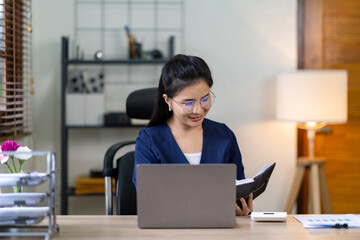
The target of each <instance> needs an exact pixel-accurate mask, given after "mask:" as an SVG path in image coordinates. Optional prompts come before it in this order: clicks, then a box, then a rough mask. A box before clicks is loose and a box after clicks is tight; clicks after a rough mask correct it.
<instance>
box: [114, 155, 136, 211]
mask: <svg viewBox="0 0 360 240" xmlns="http://www.w3.org/2000/svg"><path fill="white" fill-rule="evenodd" d="M134 162H135V161H134V151H131V152H128V153H126V154H125V155H124V156H122V157H121V158H119V159H118V160H117V163H116V165H117V184H116V199H117V201H116V214H117V215H136V214H137V208H136V189H135V186H134V184H133V182H132V176H133V170H134Z"/></svg>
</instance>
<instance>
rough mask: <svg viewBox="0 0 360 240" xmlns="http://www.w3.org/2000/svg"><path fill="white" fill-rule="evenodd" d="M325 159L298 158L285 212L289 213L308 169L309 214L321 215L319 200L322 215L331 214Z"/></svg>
mask: <svg viewBox="0 0 360 240" xmlns="http://www.w3.org/2000/svg"><path fill="white" fill-rule="evenodd" d="M324 164H325V158H321V157H316V158H315V157H311V158H309V157H299V158H298V161H297V168H296V174H295V179H294V182H293V184H292V187H291V190H290V194H289V197H288V200H287V203H286V207H285V211H286V212H287V213H291V211H292V208H293V206H294V204H295V201H296V199H297V197H298V195H299V191H300V187H301V183H302V182H303V179H304V173H305V170H306V169H310V198H309V202H310V211H309V213H313V214H321V204H320V202H321V200H322V203H323V209H324V213H328V214H329V213H332V207H331V201H330V195H329V191H328V187H327V182H326V176H325V171H324Z"/></svg>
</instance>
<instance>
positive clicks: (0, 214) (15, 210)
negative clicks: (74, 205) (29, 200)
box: [0, 207, 49, 221]
mask: <svg viewBox="0 0 360 240" xmlns="http://www.w3.org/2000/svg"><path fill="white" fill-rule="evenodd" d="M48 212H49V207H3V208H0V221H9V220H17V219H19V218H23V219H27V218H28V219H31V218H33V219H34V218H39V217H45V216H47V215H48Z"/></svg>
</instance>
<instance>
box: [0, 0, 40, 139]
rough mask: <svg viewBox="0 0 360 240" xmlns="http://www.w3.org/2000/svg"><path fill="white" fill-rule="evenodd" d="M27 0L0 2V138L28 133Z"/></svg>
mask: <svg viewBox="0 0 360 240" xmlns="http://www.w3.org/2000/svg"><path fill="white" fill-rule="evenodd" d="M31 33H32V27H31V1H30V0H0V97H1V99H0V139H1V140H7V139H17V138H22V137H24V136H26V135H29V134H31V130H32V117H31V107H32V104H31V103H32V101H31V95H32V94H33V88H32V87H33V86H32V85H33V78H32V51H31V50H32V47H31V46H32V38H31Z"/></svg>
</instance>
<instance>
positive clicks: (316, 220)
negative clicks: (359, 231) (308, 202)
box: [294, 214, 360, 228]
mask: <svg viewBox="0 0 360 240" xmlns="http://www.w3.org/2000/svg"><path fill="white" fill-rule="evenodd" d="M294 218H295V219H296V220H298V221H299V222H301V223H302V225H303V226H304V228H337V227H339V228H341V227H345V228H360V215H354V214H343V215H341V214H321V215H304V216H301V215H299V216H294Z"/></svg>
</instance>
